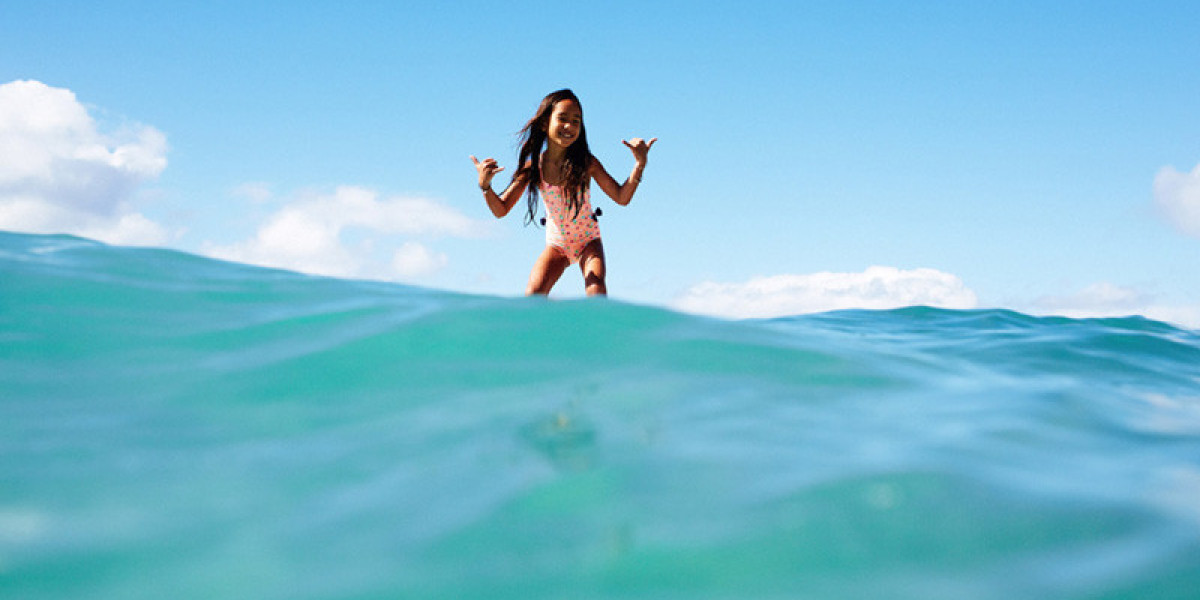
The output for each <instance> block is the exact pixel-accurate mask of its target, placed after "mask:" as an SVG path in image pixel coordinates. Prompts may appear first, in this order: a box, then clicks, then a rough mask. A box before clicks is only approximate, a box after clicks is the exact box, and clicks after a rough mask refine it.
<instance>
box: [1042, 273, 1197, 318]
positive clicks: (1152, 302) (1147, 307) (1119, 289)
mask: <svg viewBox="0 0 1200 600" xmlns="http://www.w3.org/2000/svg"><path fill="white" fill-rule="evenodd" d="M1023 309H1024V310H1025V311H1026V312H1030V313H1033V314H1042V315H1058V316H1063V317H1071V318H1073V319H1088V318H1105V317H1127V316H1130V315H1140V316H1143V317H1146V318H1149V319H1155V320H1158V321H1166V322H1168V323H1175V324H1177V325H1183V326H1185V327H1200V305H1193V306H1187V305H1180V304H1170V303H1166V302H1162V301H1161V300H1160V299H1159V298H1158V297H1156V296H1155V295H1153V294H1149V293H1146V292H1143V291H1140V290H1138V289H1136V288H1132V287H1127V286H1120V285H1115V284H1112V283H1109V282H1101V283H1096V284H1092V285H1090V286H1088V287H1086V288H1083V289H1082V290H1080V291H1078V292H1075V293H1071V294H1066V295H1057V296H1043V297H1041V298H1038V299H1036V300H1034V301H1033V302H1031V303H1030V305H1029V306H1028V307H1023Z"/></svg>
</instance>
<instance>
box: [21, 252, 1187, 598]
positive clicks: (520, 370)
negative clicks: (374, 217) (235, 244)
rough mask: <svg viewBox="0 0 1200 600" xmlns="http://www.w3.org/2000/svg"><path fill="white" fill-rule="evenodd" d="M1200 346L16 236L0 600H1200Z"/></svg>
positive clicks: (1141, 336) (937, 313) (1114, 327)
mask: <svg viewBox="0 0 1200 600" xmlns="http://www.w3.org/2000/svg"><path fill="white" fill-rule="evenodd" d="M1198 590H1200V334H1198V333H1197V332H1195V331H1187V330H1182V329H1178V328H1174V327H1172V326H1170V325H1166V324H1163V323H1159V322H1154V321H1149V320H1145V319H1141V318H1125V319H1105V320H1069V319H1062V318H1035V317H1031V316H1026V315H1022V314H1018V313H1014V312H1009V311H1003V310H973V311H957V310H938V309H930V308H908V309H902V310H894V311H845V312H836V313H828V314H822V315H808V316H801V317H794V318H788V319H778V320H767V321H745V322H727V321H719V320H711V319H704V318H698V317H693V316H687V315H681V314H677V313H673V312H669V311H666V310H661V309H656V308H647V307H640V306H631V305H628V304H623V303H621V302H617V301H604V300H572V301H557V302H555V301H549V302H547V301H538V300H527V299H523V298H522V299H501V298H489V297H472V296H464V295H456V294H450V293H443V292H436V291H428V290H422V289H417V288H411V287H405V286H400V285H391V284H382V283H366V282H353V281H342V280H335V279H322V278H313V277H306V276H301V275H296V274H292V273H287V272H280V271H272V270H266V269H258V268H252V267H246V266H239V265H232V264H227V263H220V262H215V261H211V260H208V259H203V258H198V257H195V256H189V255H186V254H180V253H175V252H169V251H163V250H148V249H128V248H113V247H108V246H104V245H101V244H97V243H94V242H90V241H86V240H81V239H78V238H71V237H63V236H31V235H17V234H6V233H0V597H3V598H6V599H7V598H22V599H26V598H29V599H38V598H114V599H117V598H120V599H131V598H133V599H137V598H147V599H149V598H155V599H158V598H254V599H271V598H279V599H293V598H656V599H657V598H955V599H959V598H1006V599H1007V598H1195V597H1197V595H1198V594H1200V592H1198Z"/></svg>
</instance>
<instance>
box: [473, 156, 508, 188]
mask: <svg viewBox="0 0 1200 600" xmlns="http://www.w3.org/2000/svg"><path fill="white" fill-rule="evenodd" d="M471 162H473V163H475V169H476V170H477V171H479V189H481V190H486V189H489V188H491V187H492V178H493V177H495V176H496V173H499V172H500V171H503V170H504V167H501V166H500V165H498V164H496V159H494V158H485V159H483V162H480V161H479V159H478V158H475V157H474V156H472V157H471Z"/></svg>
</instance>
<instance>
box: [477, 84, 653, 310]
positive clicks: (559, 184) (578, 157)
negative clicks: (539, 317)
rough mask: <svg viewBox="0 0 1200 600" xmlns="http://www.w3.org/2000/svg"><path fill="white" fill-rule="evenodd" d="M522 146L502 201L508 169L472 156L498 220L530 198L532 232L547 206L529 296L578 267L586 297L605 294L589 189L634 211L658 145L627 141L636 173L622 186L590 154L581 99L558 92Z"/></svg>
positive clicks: (529, 126)
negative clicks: (498, 180)
mask: <svg viewBox="0 0 1200 600" xmlns="http://www.w3.org/2000/svg"><path fill="white" fill-rule="evenodd" d="M520 139H521V150H520V153H519V154H518V156H517V162H518V164H520V165H521V167H520V169H519V170H518V171H517V172H516V174H515V175H513V178H512V181H511V182H510V183H509V184H508V187H506V188H504V191H503V192H501V193H499V194H497V193H496V192H495V191H493V190H492V177H494V176H495V175H496V173H499V172H500V171H503V170H504V167H501V166H499V165H497V164H496V161H495V159H492V158H487V159H484V160H483V161H482V162H481V161H480V160H479V159H478V158H475V157H474V156H472V157H471V162H473V163H475V168H476V170H478V171H479V189H481V190H483V198H484V200H486V201H487V205H488V208H489V209H491V211H492V214H494V215H496V218H497V219H499V218H501V217H503V216H504V215H507V214H508V212H509V211H511V210H512V209H513V207H514V206H516V205H517V201H518V200H520V198H521V194H522V193H523V192H525V191H526V190H528V195H527V196H528V205H529V211H528V212H527V213H526V215H525V223H526V224H527V225H528V224H529V223H531V222H533V221H534V219H536V218H537V205H538V196H539V194H540V195H541V197H542V198H543V199H544V200H545V202H546V212H547V213H548V214H549V219H547V220H545V223H546V249H545V250H543V251H542V254H541V256H539V257H538V259H537V262H535V263H534V264H533V272H531V273H530V274H529V287H527V288H526V289H525V294H526V295H530V296H531V295H533V294H541V295H546V294H549V293H550V289H551V288H553V287H554V284H555V283H557V282H558V278H559V277H562V274H563V271H565V270H566V269H567V267H568V266H570V265H571V264H574V263H576V262H578V263H579V268H580V269H581V270H582V271H583V281H584V286H585V289H586V291H587V294H588V295H589V296H595V295H605V294H607V293H608V289H607V287H605V284H604V277H605V271H604V244H603V243H602V242H601V241H600V228H599V226H598V225H597V224H596V218H595V216H594V215H593V214H592V205H591V201H590V194H589V187H590V183H591V181H592V180H595V182H596V183H597V184H599V185H600V189H602V190H604V193H605V194H608V197H609V198H612V199H613V200H614V201H615V202H616V203H617V204H620V205H621V206H626V205H628V204H629V201H630V200H632V199H633V193H634V192H635V191H637V187H638V183H640V182H641V180H642V171H644V170H645V169H646V156H647V155H648V154H649V153H650V146H652V145H654V142H656V141H658V138H654V139H652V140H650V141H649V142H647V141H645V140H643V139H641V138H634V139H633V140H630V141H625V140H622V143H624V144H625V146H626V147H628V148H629V149H630V150H631V151H632V152H633V159H634V166H633V172H632V173H630V174H629V179H626V180H625V183H621V184H619V183H617V181H616V180H615V179H613V178H612V176H611V175H609V174H608V171H606V170H604V166H603V165H601V164H600V161H599V160H597V159H596V157H595V156H592V153H591V151H590V150H588V143H587V131H586V130H585V129H584V127H583V108H582V106H580V104H579V98H576V97H575V94H574V93H573V92H571V90H559V91H557V92H554V93H552V94H550V95H548V96H546V97H545V98H544V99H542V103H541V105H539V106H538V109H537V113H536V114H534V115H533V118H532V119H530V120H529V122H528V123H526V124H525V127H524V128H523V129H521V133H520Z"/></svg>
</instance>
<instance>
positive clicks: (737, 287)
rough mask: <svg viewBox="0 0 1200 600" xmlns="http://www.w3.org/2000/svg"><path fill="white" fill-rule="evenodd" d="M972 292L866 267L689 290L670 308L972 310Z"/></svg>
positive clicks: (931, 278)
mask: <svg viewBox="0 0 1200 600" xmlns="http://www.w3.org/2000/svg"><path fill="white" fill-rule="evenodd" d="M977 303H978V299H977V298H976V296H975V293H974V292H972V291H971V290H970V289H968V288H967V287H966V286H965V285H964V284H963V282H962V280H960V279H959V278H958V277H956V276H954V275H951V274H949V273H943V272H941V271H937V270H935V269H913V270H901V269H897V268H895V267H879V266H875V267H870V268H868V269H867V270H866V271H863V272H862V273H829V272H822V273H813V274H808V275H775V276H772V277H759V278H755V279H751V280H749V281H746V282H743V283H714V282H704V283H700V284H698V285H695V286H692V288H691V289H689V290H688V291H687V292H685V293H684V294H683V295H682V296H681V297H680V298H678V299H677V300H676V301H675V302H674V304H673V305H674V307H675V308H677V309H679V310H683V311H687V312H693V313H700V314H707V315H713V316H721V317H732V318H756V317H781V316H789V315H797V314H804V313H813V312H824V311H829V310H838V309H845V308H867V309H889V308H899V307H904V306H913V305H924V306H937V307H941V308H974V307H975V306H976V305H977Z"/></svg>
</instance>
